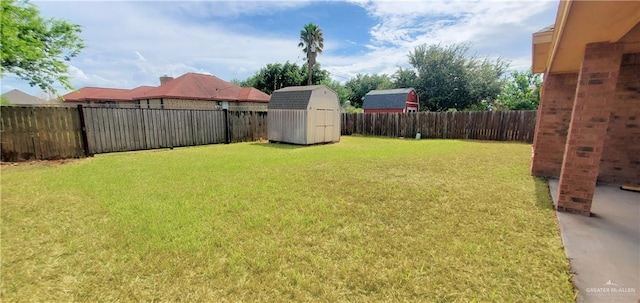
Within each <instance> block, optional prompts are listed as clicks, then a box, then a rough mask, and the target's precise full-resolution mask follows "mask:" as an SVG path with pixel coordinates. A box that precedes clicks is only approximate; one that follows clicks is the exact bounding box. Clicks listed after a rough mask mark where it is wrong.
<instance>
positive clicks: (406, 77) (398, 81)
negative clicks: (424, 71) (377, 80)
mask: <svg viewBox="0 0 640 303" xmlns="http://www.w3.org/2000/svg"><path fill="white" fill-rule="evenodd" d="M391 77H392V79H393V84H394V86H395V88H408V87H414V88H415V86H417V82H418V75H416V72H415V71H413V70H411V69H403V68H402V67H398V70H397V71H396V72H395V73H394V74H393V76H391Z"/></svg>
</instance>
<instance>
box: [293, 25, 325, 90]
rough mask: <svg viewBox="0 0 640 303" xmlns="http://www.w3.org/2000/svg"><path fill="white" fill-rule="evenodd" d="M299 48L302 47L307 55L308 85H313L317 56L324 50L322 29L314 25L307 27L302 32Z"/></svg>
mask: <svg viewBox="0 0 640 303" xmlns="http://www.w3.org/2000/svg"><path fill="white" fill-rule="evenodd" d="M298 47H302V51H303V52H304V53H305V54H307V71H308V73H309V79H308V81H307V85H311V83H312V82H311V74H312V71H313V65H314V64H316V56H318V54H321V53H322V48H324V38H323V37H322V29H320V27H319V26H318V25H316V24H313V23H309V24H307V25H305V26H304V27H303V28H302V30H301V31H300V43H298Z"/></svg>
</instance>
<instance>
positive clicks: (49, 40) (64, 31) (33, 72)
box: [0, 0, 84, 92]
mask: <svg viewBox="0 0 640 303" xmlns="http://www.w3.org/2000/svg"><path fill="white" fill-rule="evenodd" d="M1 2H2V4H1V11H0V16H1V17H2V18H0V20H1V21H0V22H1V26H2V28H1V35H0V49H2V57H1V59H2V69H1V74H2V75H3V76H4V75H5V73H12V74H15V75H17V76H18V77H20V78H21V79H24V80H26V81H28V82H29V84H30V85H31V86H36V85H37V86H39V87H40V88H41V89H42V90H44V91H49V92H55V91H56V90H55V88H54V85H55V84H56V83H59V84H61V85H62V86H63V87H65V88H68V89H71V88H72V87H71V84H70V83H69V76H68V74H67V68H68V67H67V65H66V64H65V62H64V61H69V60H70V59H71V58H72V57H75V56H77V55H78V54H79V53H80V51H81V50H82V49H83V48H84V44H83V41H82V38H80V36H79V34H80V33H81V31H82V30H81V27H80V26H79V25H75V24H71V23H68V22H66V21H63V20H56V19H45V18H43V17H41V16H40V11H39V10H38V8H37V7H36V6H34V5H32V4H30V3H29V2H28V1H26V0H25V1H21V0H2V1H1Z"/></svg>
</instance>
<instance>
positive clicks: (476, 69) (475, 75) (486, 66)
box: [396, 44, 508, 111]
mask: <svg viewBox="0 0 640 303" xmlns="http://www.w3.org/2000/svg"><path fill="white" fill-rule="evenodd" d="M469 50H470V45H468V44H453V45H450V46H446V47H443V46H440V45H426V44H424V45H420V46H417V47H416V48H415V49H414V50H413V51H412V52H410V53H409V63H410V64H411V65H412V66H413V68H414V73H415V76H416V78H415V80H414V81H413V82H414V85H415V88H416V90H417V91H418V94H419V97H420V108H423V109H428V110H431V111H446V110H449V109H456V110H464V109H468V108H470V107H473V106H474V105H476V104H479V103H481V102H483V101H489V102H493V101H494V100H495V99H496V98H497V96H498V94H499V93H500V91H501V87H502V84H503V77H502V76H503V74H504V73H505V72H506V69H507V67H508V63H507V62H506V61H504V60H502V59H501V58H498V59H497V60H490V59H489V58H478V57H476V56H470V55H469V54H468V52H469ZM396 74H398V75H399V76H398V77H400V76H402V77H401V79H411V78H412V76H411V73H410V72H409V71H407V70H402V69H400V70H399V71H398V72H397V73H396ZM399 79H400V78H399Z"/></svg>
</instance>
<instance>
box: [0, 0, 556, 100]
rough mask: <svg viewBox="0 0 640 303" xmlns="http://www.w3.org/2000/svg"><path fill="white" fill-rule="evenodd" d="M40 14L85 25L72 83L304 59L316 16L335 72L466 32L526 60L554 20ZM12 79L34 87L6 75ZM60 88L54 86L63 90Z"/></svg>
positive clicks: (131, 83)
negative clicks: (303, 36) (304, 41)
mask: <svg viewBox="0 0 640 303" xmlns="http://www.w3.org/2000/svg"><path fill="white" fill-rule="evenodd" d="M32 3H34V4H35V5H37V6H38V7H39V8H40V10H41V13H42V15H44V16H46V17H54V18H58V19H65V20H68V21H70V22H73V23H76V24H80V25H82V26H83V33H82V36H83V38H84V39H85V43H86V45H87V48H86V49H85V50H83V52H82V53H81V55H80V56H78V57H76V58H73V59H72V61H71V62H69V74H70V75H71V83H72V84H73V85H74V87H75V88H80V87H84V86H99V87H114V88H134V87H137V86H140V85H158V77H160V76H162V75H164V74H167V75H172V76H180V75H182V74H184V73H186V72H199V73H208V74H212V75H215V76H217V77H219V78H221V79H224V80H227V81H229V80H231V79H234V78H237V79H245V78H247V77H249V76H251V75H253V74H254V73H255V72H256V71H257V70H258V69H260V68H261V67H263V66H264V65H266V64H267V63H273V62H281V63H284V62H286V61H290V62H296V63H298V64H302V63H303V62H304V55H303V54H302V52H301V49H300V48H298V47H297V44H298V42H299V33H300V29H301V28H302V26H303V25H304V24H306V23H309V22H313V23H316V24H318V25H319V26H320V27H321V28H322V30H323V32H324V37H325V50H324V52H323V53H322V54H321V55H320V56H319V57H318V62H319V63H320V64H321V65H322V67H323V68H325V69H327V70H329V72H331V74H332V77H333V78H334V79H335V80H338V81H341V82H344V81H346V80H348V79H349V78H351V77H353V76H355V75H356V74H358V73H370V74H372V73H387V74H392V73H393V72H394V71H395V70H396V69H397V67H398V66H402V67H408V63H407V54H408V53H409V52H410V51H411V50H412V49H413V48H414V47H415V46H417V45H420V44H424V43H426V44H438V43H439V44H442V45H448V44H451V43H461V42H468V43H471V45H472V49H473V52H474V53H476V54H478V55H481V56H489V57H492V58H495V57H498V56H501V57H503V58H505V59H507V60H509V61H511V68H512V69H526V68H528V67H529V66H530V64H531V63H530V62H531V34H532V33H533V32H535V31H537V30H540V29H542V28H543V27H545V26H548V25H550V24H553V23H554V21H555V15H556V10H557V6H558V2H557V1H360V0H354V1H315V0H314V1H303V0H298V1H82V2H81V1H33V2H32ZM1 88H2V92H5V91H8V90H10V89H13V88H17V89H20V90H23V91H25V92H27V93H30V94H33V95H39V94H41V92H40V90H39V89H38V88H32V87H30V86H29V85H28V83H26V81H23V80H20V79H17V78H16V77H15V76H12V75H6V76H5V77H4V78H3V79H2V86H1ZM66 92H68V91H67V90H64V89H61V90H60V93H62V94H64V93H66Z"/></svg>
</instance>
